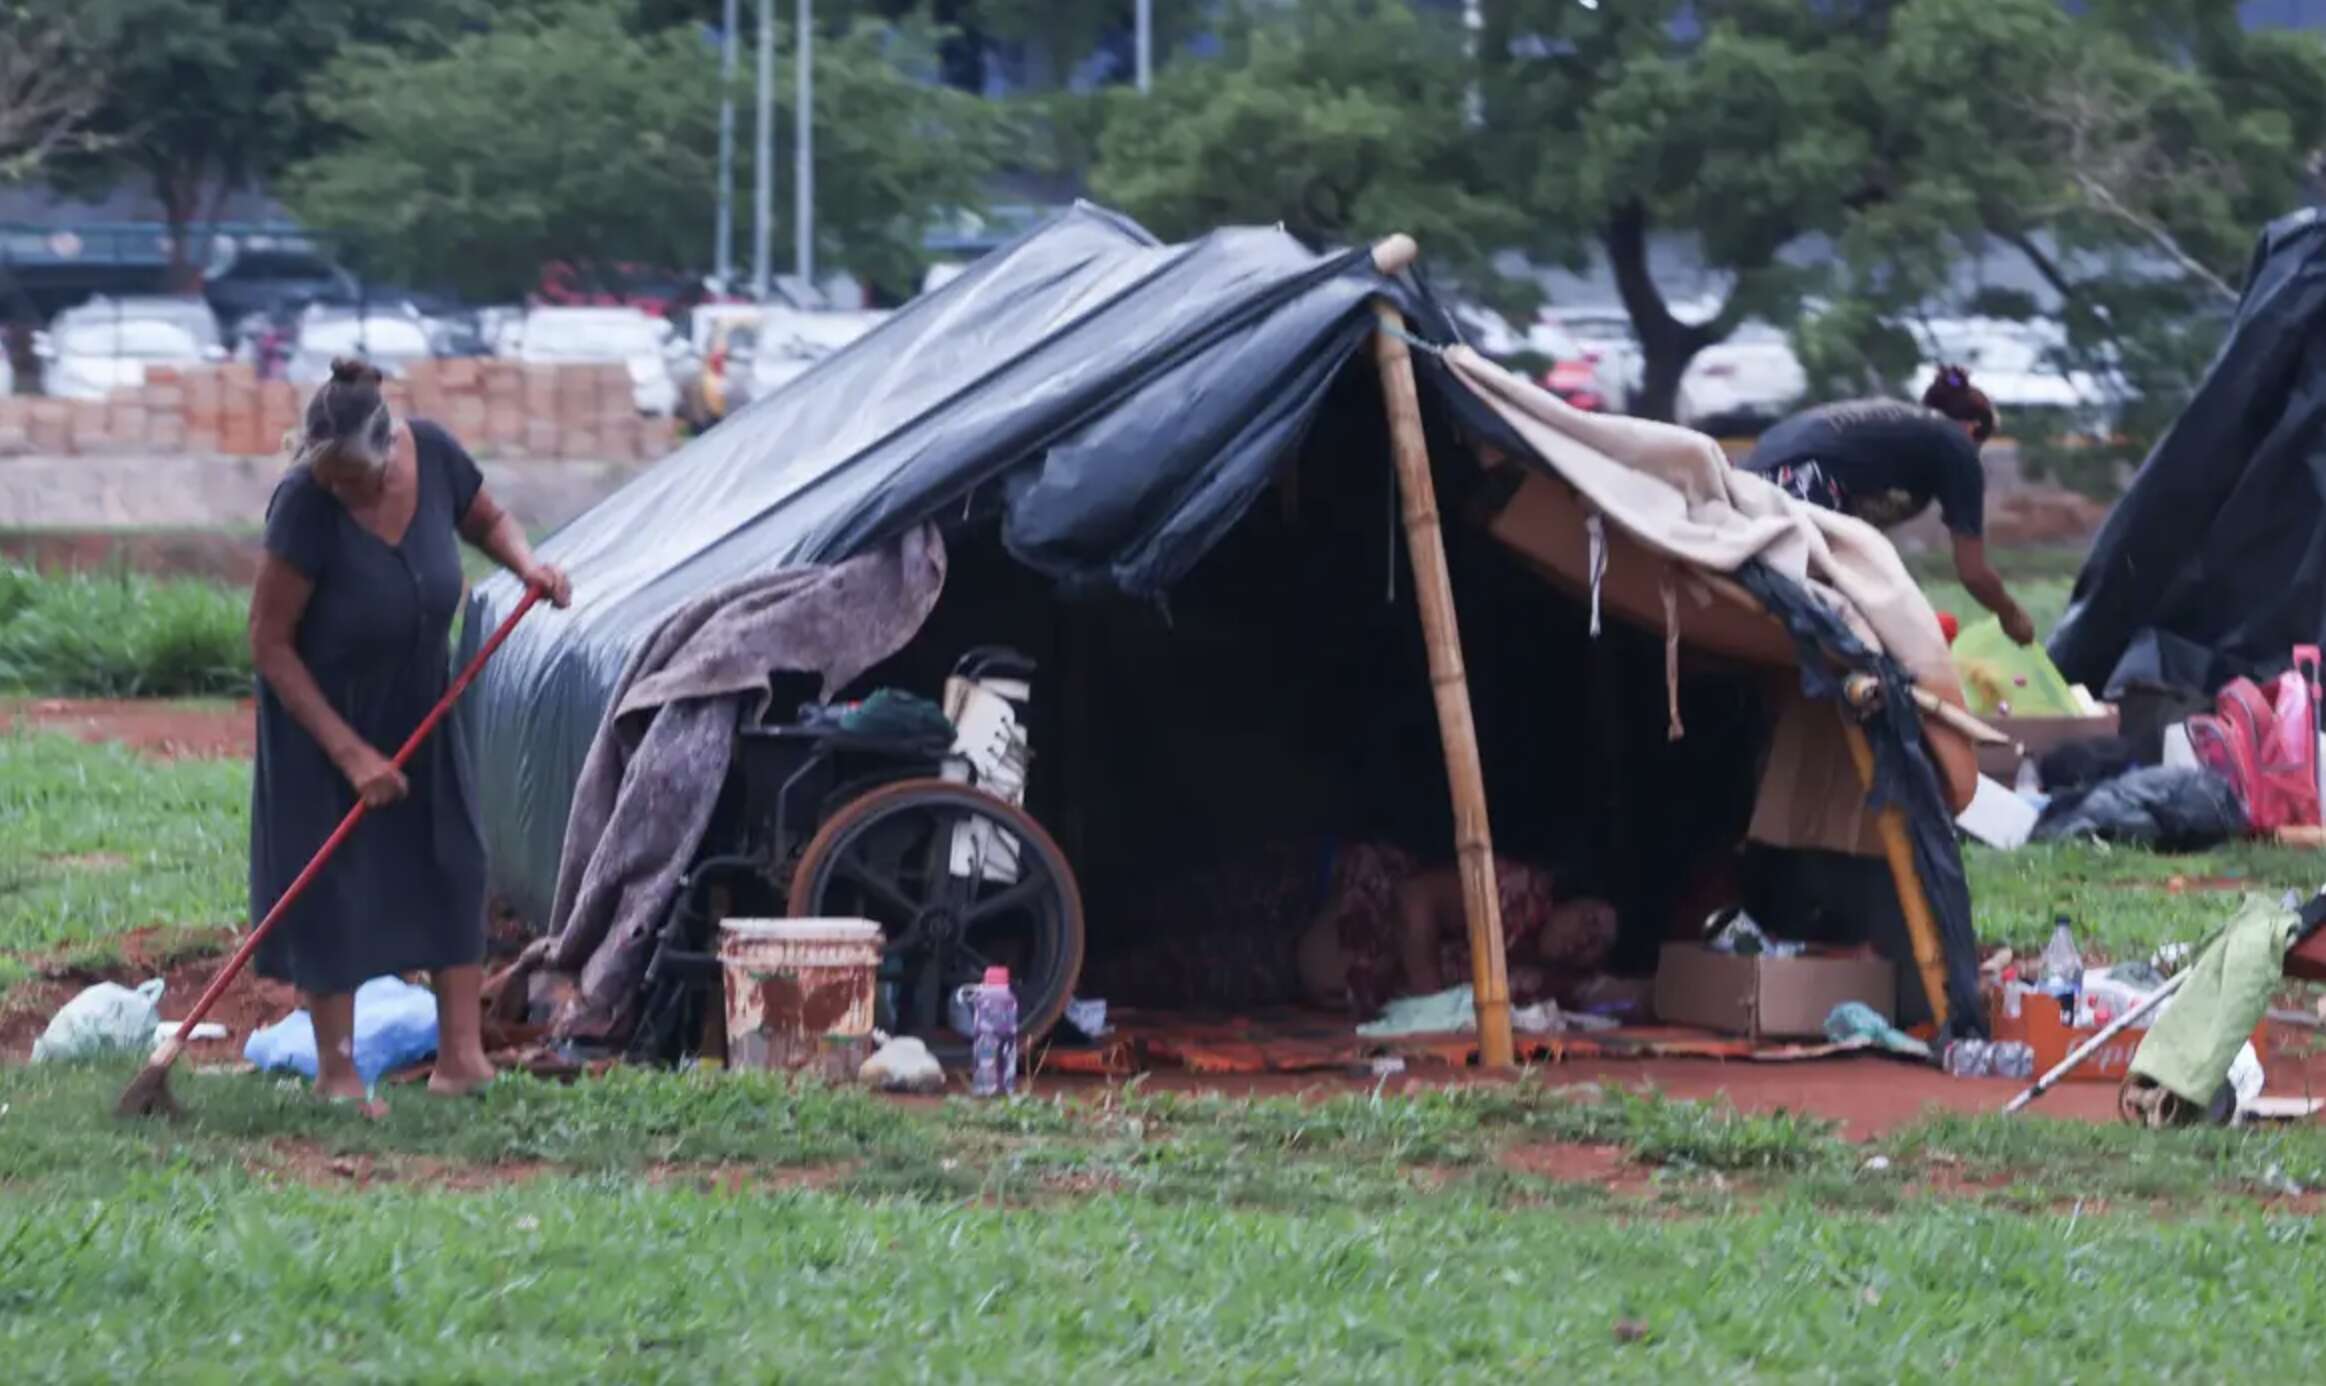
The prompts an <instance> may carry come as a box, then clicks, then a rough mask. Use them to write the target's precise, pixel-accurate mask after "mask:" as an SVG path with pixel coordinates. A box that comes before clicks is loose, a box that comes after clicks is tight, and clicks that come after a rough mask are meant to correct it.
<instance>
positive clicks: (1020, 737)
mask: <svg viewBox="0 0 2326 1386" xmlns="http://www.w3.org/2000/svg"><path fill="white" fill-rule="evenodd" d="M1033 672H1034V664H1033V661H1032V660H1030V659H1028V658H1026V657H1025V656H1023V655H1021V654H1018V653H1016V652H1014V651H1011V650H1004V649H981V650H973V651H971V652H970V653H969V654H967V655H964V656H963V657H962V659H961V660H960V661H959V663H957V664H956V666H955V668H954V673H953V676H952V677H951V678H950V679H948V680H947V681H946V691H945V702H944V709H943V710H944V712H945V714H946V720H947V721H949V722H950V723H951V728H950V729H949V730H948V729H946V728H945V727H944V726H943V724H939V723H935V722H934V720H933V719H932V723H931V725H930V726H929V727H928V728H927V729H926V730H908V731H896V732H884V731H871V732H867V731H863V730H850V729H849V727H848V725H846V723H847V720H848V719H847V718H846V717H845V716H843V715H841V714H840V713H838V712H836V711H835V710H833V709H828V708H819V707H815V706H810V707H807V708H803V709H801V711H800V715H799V717H798V718H797V719H795V720H794V721H792V722H788V723H783V724H779V725H769V724H756V725H744V726H740V727H738V728H737V731H736V740H735V747H734V755H733V757H732V758H731V760H730V763H729V768H728V772H727V777H726V781H725V783H724V784H723V785H722V786H721V787H720V792H719V798H718V801H717V804H716V806H715V807H714V808H713V810H712V814H711V820H710V824H709V826H708V828H707V829H706V830H705V832H704V834H703V839H702V844H701V846H700V847H699V848H698V849H697V852H696V855H695V858H694V860H693V861H692V862H691V863H690V864H689V865H688V868H687V870H686V872H685V873H684V875H683V876H682V877H681V878H680V881H679V887H678V891H677V894H676V897H675V899H674V900H673V902H672V905H671V909H670V912H669V914H668V915H667V916H666V917H665V919H664V921H663V924H662V926H661V929H660V931H659V933H658V934H657V937H656V940H655V946H654V950H653V953H652V955H651V959H650V961H649V962H648V964H647V968H646V974H645V980H644V984H643V986H642V988H641V991H640V996H639V1004H638V1010H637V1013H636V1020H635V1023H634V1025H633V1027H632V1030H631V1035H630V1040H629V1044H628V1048H627V1053H626V1056H627V1057H628V1058H629V1060H630V1061H631V1062H634V1063H661V1064H670V1063H676V1062H679V1061H681V1060H683V1059H685V1058H687V1057H689V1056H690V1055H699V1054H707V1053H708V1054H718V1053H723V1052H724V1040H725V1036H724V1005H723V1001H722V985H723V984H722V975H721V971H720V967H719V961H718V938H719V924H720V921H721V920H724V919H729V918H770V917H784V918H794V919H823V918H848V919H869V920H872V921H873V922H875V923H877V924H879V925H880V927H881V932H882V936H883V939H884V947H883V953H882V958H881V964H880V971H879V976H878V983H877V988H876V993H875V996H876V1008H875V1013H876V1024H877V1025H878V1027H879V1028H880V1029H882V1030H884V1031H886V1032H888V1033H889V1034H891V1035H911V1036H915V1037H917V1038H919V1039H920V1040H922V1041H923V1042H924V1043H926V1044H927V1045H928V1046H929V1048H930V1050H931V1052H932V1053H934V1054H935V1055H936V1056H937V1057H938V1059H939V1060H940V1061H942V1062H945V1063H947V1064H960V1063H963V1062H965V1061H966V1059H967V1056H968V1053H969V1043H970V1037H969V1036H968V1035H967V1034H964V1033H962V1032H961V1030H960V1028H958V1027H957V1026H956V1023H955V1020H954V1015H953V1012H954V1007H953V1005H952V999H953V997H954V996H955V994H956V992H958V990H959V989H960V988H961V987H962V986H964V985H966V984H969V983H974V982H981V981H982V980H983V979H984V976H985V972H986V969H987V968H988V967H991V966H1003V967H1007V968H1008V969H1009V971H1010V988H1011V990H1012V991H1014V992H1015V993H1016V994H1017V999H1018V1015H1019V1017H1020V1021H1019V1039H1020V1043H1021V1045H1023V1044H1027V1043H1030V1042H1031V1041H1034V1040H1037V1039H1039V1038H1041V1037H1042V1036H1043V1035H1045V1034H1047V1033H1048V1031H1049V1030H1050V1028H1051V1027H1052V1026H1053V1025H1055V1024H1056V1023H1057V1021H1058V1019H1059V1017H1060V1015H1061V1014H1063V1013H1064V1011H1065V1009H1066V1003H1067V1002H1068V1001H1069V1000H1070V999H1072V996H1073V992H1074V986H1075V983H1076V981H1077V979H1078V977H1079V975H1080V973H1081V970H1082V959H1083V947H1084V932H1083V912H1082V896H1081V890H1080V887H1079V886H1078V884H1077V883H1076V881H1075V878H1074V872H1073V868H1072V867H1071V866H1070V865H1069V863H1068V862H1067V860H1066V855H1065V853H1064V852H1063V851H1061V850H1060V849H1059V847H1058V844H1057V842H1056V841H1055V840H1054V839H1052V837H1051V836H1050V834H1049V832H1048V831H1046V830H1045V829H1044V828H1043V827H1042V825H1041V824H1040V823H1039V822H1037V821H1035V819H1034V818H1033V816H1032V815H1030V814H1028V813H1027V812H1026V811H1025V810H1024V809H1023V808H1021V807H1019V806H1018V803H1017V802H1016V801H1017V799H1018V798H1019V797H1021V796H1022V794H1023V790H1024V785H1025V770H1026V765H1027V761H1028V759H1029V756H1030V752H1029V751H1028V748H1027V747H1026V744H1025V737H1024V734H1023V732H1022V730H1021V728H1020V725H1019V713H1020V712H1021V711H1022V709H1023V707H1024V705H1025V703H1026V702H1027V701H1028V699H1029V697H1030V692H1031V682H1030V681H1031V679H1032V676H1033Z"/></svg>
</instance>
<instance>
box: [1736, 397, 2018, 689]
mask: <svg viewBox="0 0 2326 1386" xmlns="http://www.w3.org/2000/svg"><path fill="white" fill-rule="evenodd" d="M1996 423H1997V419H1996V416H1995V406H1994V403H1993V402H1992V401H1990V400H1989V399H1988V398H1987V396H1986V393H1985V392H1984V391H1982V390H1980V389H1978V388H1977V387H1975V386H1973V385H1972V384H1971V378H1970V375H1969V374H1968V373H1967V372H1965V371H1964V370H1963V369H1962V367H1960V366H1941V367H1940V368H1939V371H1938V376H1937V378H1936V379H1934V380H1932V381H1931V383H1930V388H1929V389H1928V390H1925V391H1924V392H1923V395H1922V403H1921V405H1920V406H1919V407H1917V406H1915V405H1912V404H1909V403H1907V402H1906V401H1904V400H1896V399H1860V400H1844V401H1842V402H1840V403H1836V404H1824V405H1819V406H1818V407H1816V408H1814V409H1808V410H1804V411H1803V412H1801V413H1798V414H1795V415H1793V416H1792V417H1791V418H1788V419H1785V420H1783V421H1781V422H1779V423H1778V424H1777V425H1776V426H1775V427H1774V428H1771V429H1770V430H1769V431H1768V432H1767V433H1764V434H1762V435H1761V438H1760V441H1759V442H1758V443H1756V444H1755V445H1754V446H1753V450H1752V453H1751V454H1750V455H1749V456H1747V457H1746V458H1745V459H1744V460H1743V461H1742V462H1740V463H1738V464H1737V465H1739V466H1741V467H1743V468H1744V469H1745V470H1746V471H1749V472H1756V473H1758V474H1760V475H1762V476H1765V477H1767V478H1769V479H1770V480H1771V481H1774V482H1775V483H1776V484H1777V485H1778V486H1780V487H1782V488H1784V490H1785V491H1786V492H1788V493H1789V494H1791V495H1794V496H1797V497H1799V498H1800V499H1802V500H1805V501H1808V502H1810V503H1811V504H1813V505H1821V506H1824V507H1825V508H1826V509H1828V510H1838V511H1840V512H1842V513H1843V514H1845V515H1851V516H1854V517H1856V518H1858V519H1860V520H1864V521H1865V522H1866V523H1868V524H1870V525H1872V526H1874V527H1875V528H1876V529H1883V530H1887V529H1893V528H1895V527H1897V526H1899V525H1902V524H1904V523H1906V522H1907V521H1908V520H1911V519H1913V518H1914V517H1915V516H1917V515H1920V514H1921V513H1922V512H1923V511H1924V510H1926V509H1928V508H1929V507H1930V504H1931V502H1932V501H1933V500H1935V501H1937V502H1938V511H1939V518H1940V519H1941V520H1943V521H1944V522H1945V524H1946V528H1947V532H1948V533H1949V534H1951V535H1953V536H1954V569H1955V575H1956V576H1957V577H1959V578H1961V579H1962V584H1963V586H1964V587H1966V588H1968V589H1969V590H1970V594H1971V595H1972V596H1973V597H1975V598H1977V599H1978V603H1979V605H1981V606H1983V607H1985V608H1987V609H1988V610H1989V611H1992V612H1994V613H1995V615H1996V616H1997V617H1999V618H2001V620H2002V622H2003V630H2004V632H2005V633H2006V634H2008V635H2009V636H2010V637H2011V638H2012V639H2013V640H2016V641H2018V642H2019V643H2020V644H2022V645H2026V644H2031V643H2033V641H2034V640H2035V623H2034V622H2033V621H2030V620H2029V619H2028V618H2027V613H2026V612H2025V611H2024V610H2022V609H2020V606H2019V603H2018V602H2016V601H2014V600H2013V599H2012V597H2011V593H2010V592H2009V591H2007V590H2006V589H2005V588H2004V586H2003V579H2002V578H2001V577H2000V576H1998V575H1997V574H1996V572H1995V569H1994V568H1993V566H1992V565H1990V564H1989V563H1988V562H1987V543H1986V539H1985V538H1984V537H1983V536H1984V531H1985V529H1986V495H1987V477H1986V472H1985V471H1984V469H1982V468H1981V467H1980V465H1979V444H1981V443H1984V442H1986V441H1987V439H1989V438H1991V437H1993V436H1994V433H1995V427H1996Z"/></svg>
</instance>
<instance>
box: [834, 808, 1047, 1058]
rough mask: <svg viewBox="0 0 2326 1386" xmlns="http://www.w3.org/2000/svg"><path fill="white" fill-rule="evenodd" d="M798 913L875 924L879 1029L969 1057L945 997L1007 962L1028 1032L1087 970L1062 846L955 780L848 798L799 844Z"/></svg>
mask: <svg viewBox="0 0 2326 1386" xmlns="http://www.w3.org/2000/svg"><path fill="white" fill-rule="evenodd" d="M788 909H789V912H790V914H791V915H792V917H794V918H797V919H818V918H823V919H830V918H848V919H870V920H872V921H874V922H876V923H878V924H879V925H880V927H881V932H882V933H883V934H884V935H885V936H886V939H887V944H886V948H885V951H884V955H883V958H882V961H881V969H880V983H881V984H880V996H879V1016H880V1025H881V1028H882V1029H885V1030H887V1031H889V1032H890V1033H892V1034H902V1035H913V1036H916V1037H918V1038H919V1039H921V1040H922V1041H923V1042H924V1043H926V1044H927V1045H928V1046H929V1047H930V1049H931V1050H932V1051H933V1052H934V1053H936V1054H937V1056H938V1058H939V1059H940V1060H941V1061H945V1062H948V1063H960V1062H962V1061H963V1059H964V1057H965V1056H966V1055H967V1054H968V1049H969V1038H968V1037H967V1036H965V1035H961V1034H959V1033H957V1032H956V1031H955V1030H954V1029H953V1028H952V1026H951V1024H950V1022H949V1019H948V1015H947V1000H948V998H949V997H951V996H952V994H953V992H954V990H955V989H956V988H958V987H960V986H962V985H963V984H965V983H970V982H977V981H981V980H983V978H984V976H985V969H986V968H987V967H989V966H1003V967H1007V968H1009V970H1010V989H1011V990H1012V991H1014V992H1016V993H1017V997H1018V1034H1019V1037H1020V1039H1021V1041H1026V1040H1033V1039H1039V1038H1040V1037H1041V1036H1043V1035H1045V1034H1047V1033H1049V1030H1050V1027H1051V1026H1053V1025H1055V1024H1057V1023H1058V1017H1059V1016H1060V1015H1061V1014H1063V1013H1064V1012H1065V1010H1066V1003H1067V1001H1068V1000H1070V999H1071V998H1072V997H1073V994H1074V984H1075V982H1076V981H1077V980H1078V979H1079V977H1080V975H1081V972H1082V950H1083V926H1082V893H1081V890H1080V889H1079V888H1078V887H1077V886H1076V884H1075V881H1074V872H1073V869H1072V868H1071V867H1070V866H1068V865H1067V862H1066V854H1065V853H1064V852H1062V851H1060V850H1059V848H1058V844H1057V842H1056V841H1054V840H1053V839H1052V838H1051V836H1050V834H1049V833H1048V832H1047V831H1045V830H1044V829H1043V827H1042V825H1041V824H1040V823H1037V822H1035V821H1034V819H1033V818H1032V817H1031V816H1030V815H1028V814H1027V813H1026V812H1025V811H1024V810H1023V809H1020V808H1016V807H1014V806H1012V805H1010V804H1007V803H1004V802H1003V801H1001V800H999V799H996V798H994V797H993V796H992V795H990V794H983V793H980V792H979V791H977V790H975V789H972V788H970V787H969V786H968V785H962V784H954V783H952V782H950V781H946V780H936V779H917V780H903V781H900V782H898V783H895V784H890V785H884V786H882V787H881V788H879V789H876V790H874V791H872V792H871V793H869V794H866V795H865V796H864V797H863V798H860V799H857V800H855V801H854V802H852V803H849V804H846V805H844V806H842V807H841V808H840V809H839V810H837V811H836V812H834V813H833V814H832V816H831V817H830V818H828V819H826V820H825V822H824V825H823V826H822V827H821V828H819V829H817V831H816V835H815V836H814V837H813V838H811V839H809V841H808V845H807V846H806V847H805V848H804V849H803V850H802V851H801V853H800V858H799V864H798V866H797V867H796V868H795V870H794V871H793V873H792V879H791V894H790V900H789V903H788Z"/></svg>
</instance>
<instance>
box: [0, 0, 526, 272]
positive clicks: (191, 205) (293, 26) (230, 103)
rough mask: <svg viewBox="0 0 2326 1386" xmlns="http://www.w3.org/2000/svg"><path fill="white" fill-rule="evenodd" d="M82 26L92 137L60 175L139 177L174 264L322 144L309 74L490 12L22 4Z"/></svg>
mask: <svg viewBox="0 0 2326 1386" xmlns="http://www.w3.org/2000/svg"><path fill="white" fill-rule="evenodd" d="M28 3H29V8H32V9H51V10H57V11H61V12H63V13H65V14H67V15H68V16H69V17H71V18H73V19H74V20H75V21H76V22H78V23H79V24H81V25H83V26H84V27H85V29H86V31H87V32H89V33H90V34H91V35H92V42H93V44H94V46H95V47H96V48H97V49H98V50H99V51H102V52H103V53H104V54H105V55H106V73H105V93H106V96H105V100H104V102H103V103H102V105H101V106H100V107H99V109H98V110H97V112H96V113H95V115H94V117H93V118H92V120H91V122H90V131H91V133H93V134H95V135H97V136H98V137H99V139H100V143H99V145H98V146H97V148H96V149H95V150H94V151H93V152H91V153H90V154H88V155H87V156H85V157H83V158H81V159H79V160H77V161H73V162H70V163H68V165H67V166H66V171H67V172H68V173H69V174H70V175H72V177H73V178H74V180H75V181H77V182H78V183H80V184H82V185H83V186H87V187H105V186H111V185H112V184H114V183H116V182H119V181H121V180H122V179H123V178H125V177H129V176H135V177H138V178H142V179H144V180H146V181H148V182H149V183H150V185H151V187H152V189H153V192H154V195H155V196H156V197H157V198H158V199H160V201H161V203H162V206H163V208H164V209H165V210H166V212H167V214H168V217H169V221H170V226H171V230H172V233H173V247H172V249H173V252H174V253H175V254H176V255H177V256H178V257H179V264H180V265H181V267H183V266H184V265H186V264H187V263H189V262H190V260H191V258H192V257H193V256H194V255H195V254H196V253H197V247H194V246H191V245H188V244H187V243H186V241H185V238H184V233H185V230H186V228H188V227H189V226H191V225H193V224H196V223H198V222H200V221H202V220H204V219H206V218H207V217H209V216H210V215H211V214H212V212H213V210H214V208H215V207H216V205H217V203H218V200H219V199H220V198H222V197H223V196H224V195H225V194H226V193H228V192H231V191H234V190H237V189H244V188H248V187H250V186H251V185H252V184H253V182H254V180H257V179H261V178H264V177H267V176H268V175H270V174H273V173H274V172H276V171H277V170H279V169H281V168H282V167H283V166H284V165H285V164H286V163H288V162H289V161H290V160H291V159H293V158H295V157H297V156H298V155H300V154H301V153H303V152H305V151H306V150H307V149H308V148H310V147H311V146H312V144H313V143H314V142H315V141H316V140H317V139H318V138H320V137H321V136H322V134H323V131H322V129H321V128H320V127H319V125H318V121H317V112H316V110H315V107H314V106H313V105H312V104H311V102H310V99H309V98H310V94H311V92H312V90H313V88H312V83H313V81H314V79H315V78H316V77H317V76H318V75H319V74H320V73H321V72H322V71H323V69H324V67H325V65H326V64H328V63H329V62H330V61H331V60H332V59H333V58H335V57H336V56H338V55H339V54H340V53H342V52H343V51H345V50H346V49H348V48H349V47H351V46H354V45H361V44H382V45H392V46H395V47H397V48H399V49H403V50H407V51H410V50H418V51H427V50H430V49H433V48H436V47H438V46H440V45H441V44H442V43H443V42H444V40H445V39H446V37H447V36H448V35H450V34H451V33H453V32H456V31H457V29H458V28H459V26H461V25H462V24H464V23H466V22H469V21H472V20H474V19H476V18H477V17H479V16H480V15H484V14H488V13H490V12H491V7H490V6H489V5H487V4H485V0H400V3H397V4H394V5H374V4H365V3H363V0H28Z"/></svg>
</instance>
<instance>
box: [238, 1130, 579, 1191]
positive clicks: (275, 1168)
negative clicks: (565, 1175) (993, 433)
mask: <svg viewBox="0 0 2326 1386" xmlns="http://www.w3.org/2000/svg"><path fill="white" fill-rule="evenodd" d="M267 1149H268V1151H269V1155H270V1158H267V1159H264V1160H257V1161H253V1162H252V1163H251V1165H250V1170H251V1173H253V1174H259V1175H273V1176H275V1177H277V1178H282V1179H289V1180H292V1181H294V1182H297V1183H301V1184H306V1185H308V1186H310V1187H313V1188H319V1189H331V1188H345V1189H368V1188H372V1187H374V1186H376V1185H396V1184H414V1185H424V1186H426V1187H427V1188H429V1189H432V1190H434V1189H449V1190H453V1191H456V1192H464V1193H473V1192H478V1191H481V1190H486V1189H498V1188H505V1187H507V1186H508V1185H511V1184H524V1183H529V1182H531V1181H532V1180H535V1179H539V1178H542V1177H544V1176H546V1175H552V1174H555V1173H557V1166H555V1165H552V1164H549V1163H547V1162H545V1161H541V1160H499V1161H495V1162H493V1163H492V1164H469V1163H466V1162H461V1161H454V1160H440V1159H437V1158H435V1157H433V1156H418V1155H334V1154H332V1153H331V1152H329V1151H327V1150H325V1149H323V1148H322V1147H320V1146H318V1145H315V1144H313V1143H311V1142H307V1141H276V1142H274V1143H273V1144H271V1145H270V1146H268V1147H267Z"/></svg>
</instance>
